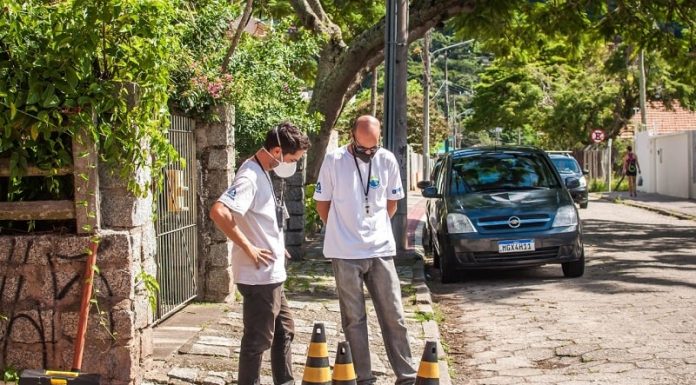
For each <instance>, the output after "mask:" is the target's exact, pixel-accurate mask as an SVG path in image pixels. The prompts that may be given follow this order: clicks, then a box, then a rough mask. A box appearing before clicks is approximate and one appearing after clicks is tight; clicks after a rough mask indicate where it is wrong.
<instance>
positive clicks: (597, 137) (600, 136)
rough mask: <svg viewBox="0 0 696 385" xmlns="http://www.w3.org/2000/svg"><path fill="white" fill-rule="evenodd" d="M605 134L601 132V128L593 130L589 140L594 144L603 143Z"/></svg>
mask: <svg viewBox="0 0 696 385" xmlns="http://www.w3.org/2000/svg"><path fill="white" fill-rule="evenodd" d="M606 136H607V134H606V133H605V132H604V130H602V129H601V128H597V129H595V130H592V133H591V134H590V139H591V140H592V141H593V142H594V143H601V142H604V139H605V138H606Z"/></svg>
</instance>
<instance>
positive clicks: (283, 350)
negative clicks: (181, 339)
mask: <svg viewBox="0 0 696 385" xmlns="http://www.w3.org/2000/svg"><path fill="white" fill-rule="evenodd" d="M308 148H309V140H308V138H307V135H305V134H304V133H302V132H301V131H300V130H299V129H298V128H297V127H295V126H293V125H292V124H290V123H281V124H280V125H279V126H278V127H276V128H274V129H271V130H269V131H268V133H267V134H266V140H265V142H264V145H263V147H262V148H260V149H259V150H258V151H257V152H256V154H254V156H252V157H251V158H249V159H247V160H246V161H244V163H242V165H241V166H240V167H239V170H238V171H237V174H236V175H235V178H234V181H233V182H232V186H230V188H229V189H228V190H227V191H226V192H225V193H224V194H222V196H221V197H220V198H219V199H218V201H217V202H216V203H215V204H214V205H213V207H212V208H211V210H210V218H211V219H212V220H213V222H215V225H216V226H217V227H218V228H219V229H220V230H221V231H222V232H224V233H225V235H227V237H228V238H229V239H230V240H231V241H232V271H233V273H234V277H233V278H234V282H235V283H236V284H237V288H238V289H239V292H240V293H241V294H242V296H243V297H244V305H243V310H242V312H243V323H244V334H243V336H242V343H241V352H240V354H239V374H238V382H237V383H238V384H239V385H258V384H259V383H260V371H261V358H262V356H263V352H264V351H266V350H268V349H269V348H270V349H271V369H272V372H273V383H274V384H275V385H290V384H294V379H293V376H292V350H291V349H290V344H291V342H292V339H293V337H294V323H293V319H292V315H291V314H290V310H289V308H288V303H287V300H286V299H285V293H284V292H283V282H284V281H285V279H286V272H285V257H286V256H288V257H289V254H287V251H286V250H285V241H284V233H283V227H284V223H285V219H286V214H285V212H286V211H285V204H284V202H283V198H282V196H283V192H282V191H280V192H278V193H276V192H275V191H274V189H273V183H272V182H271V177H270V175H269V171H271V170H273V171H274V172H275V174H276V175H277V176H279V177H281V178H287V177H290V176H292V175H293V174H294V173H295V167H296V164H297V161H298V160H299V159H300V158H301V157H302V156H303V155H304V153H305V152H306V151H307V149H308Z"/></svg>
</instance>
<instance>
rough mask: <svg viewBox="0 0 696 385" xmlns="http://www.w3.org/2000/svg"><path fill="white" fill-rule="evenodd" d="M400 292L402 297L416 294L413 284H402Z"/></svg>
mask: <svg viewBox="0 0 696 385" xmlns="http://www.w3.org/2000/svg"><path fill="white" fill-rule="evenodd" d="M401 294H402V296H404V297H410V296H412V295H416V288H415V287H413V285H403V286H401Z"/></svg>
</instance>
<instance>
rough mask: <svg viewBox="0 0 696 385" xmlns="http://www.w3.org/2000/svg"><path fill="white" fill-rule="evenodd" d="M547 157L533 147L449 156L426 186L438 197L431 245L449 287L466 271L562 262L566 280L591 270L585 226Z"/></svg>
mask: <svg viewBox="0 0 696 385" xmlns="http://www.w3.org/2000/svg"><path fill="white" fill-rule="evenodd" d="M579 183H580V182H579V180H578V179H577V178H568V179H566V180H565V182H564V181H563V179H562V178H561V176H560V174H559V173H558V172H557V171H556V170H555V168H554V166H553V164H552V163H551V160H550V159H549V157H548V155H547V154H546V153H545V152H544V151H542V150H539V149H536V148H532V147H478V148H469V149H464V150H456V151H454V152H451V153H448V154H447V155H446V156H445V157H444V158H443V159H442V161H441V164H440V167H439V168H438V170H437V174H435V175H433V178H432V179H431V180H428V181H422V182H420V183H419V187H420V188H422V193H423V196H424V197H426V198H431V202H430V204H431V213H430V214H428V216H427V223H426V226H425V231H424V233H425V234H424V235H425V238H426V240H425V241H424V242H425V243H429V244H431V245H432V252H433V257H434V260H435V263H436V264H437V266H439V269H440V277H441V280H442V282H443V283H446V282H451V281H453V280H455V279H456V277H457V272H458V271H459V270H470V269H498V268H506V269H509V268H518V267H528V266H538V265H543V264H547V263H560V264H561V266H562V270H563V274H564V275H565V276H566V277H579V276H581V275H583V273H584V270H585V257H584V247H583V242H582V226H581V223H580V220H579V218H578V211H577V208H576V207H575V205H574V204H573V200H572V198H571V196H570V193H569V192H568V189H569V188H570V189H573V188H577V187H578V185H579Z"/></svg>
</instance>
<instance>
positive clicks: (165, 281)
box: [155, 116, 197, 322]
mask: <svg viewBox="0 0 696 385" xmlns="http://www.w3.org/2000/svg"><path fill="white" fill-rule="evenodd" d="M194 128H195V121H194V120H192V119H188V118H185V117H181V116H172V117H171V127H170V130H169V141H170V142H171V143H172V145H173V146H174V148H176V150H177V151H178V152H179V154H180V155H181V157H182V158H183V159H184V160H185V162H186V167H183V166H182V165H181V164H180V163H179V162H172V163H170V164H169V165H168V166H167V167H166V168H165V170H164V179H165V180H164V186H163V188H162V190H161V192H160V193H159V195H158V197H157V219H156V221H155V229H156V232H157V255H156V262H157V281H158V282H159V284H160V291H159V298H158V301H157V314H156V319H155V322H158V321H161V320H163V319H164V318H166V317H167V316H169V315H171V314H173V313H174V312H176V311H177V310H178V309H180V308H181V307H183V306H184V305H185V304H186V303H188V302H189V301H191V300H192V299H194V298H195V297H196V290H197V286H196V285H197V282H196V280H197V258H196V252H197V229H196V199H195V197H196V166H195V164H196V143H195V136H194Z"/></svg>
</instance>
